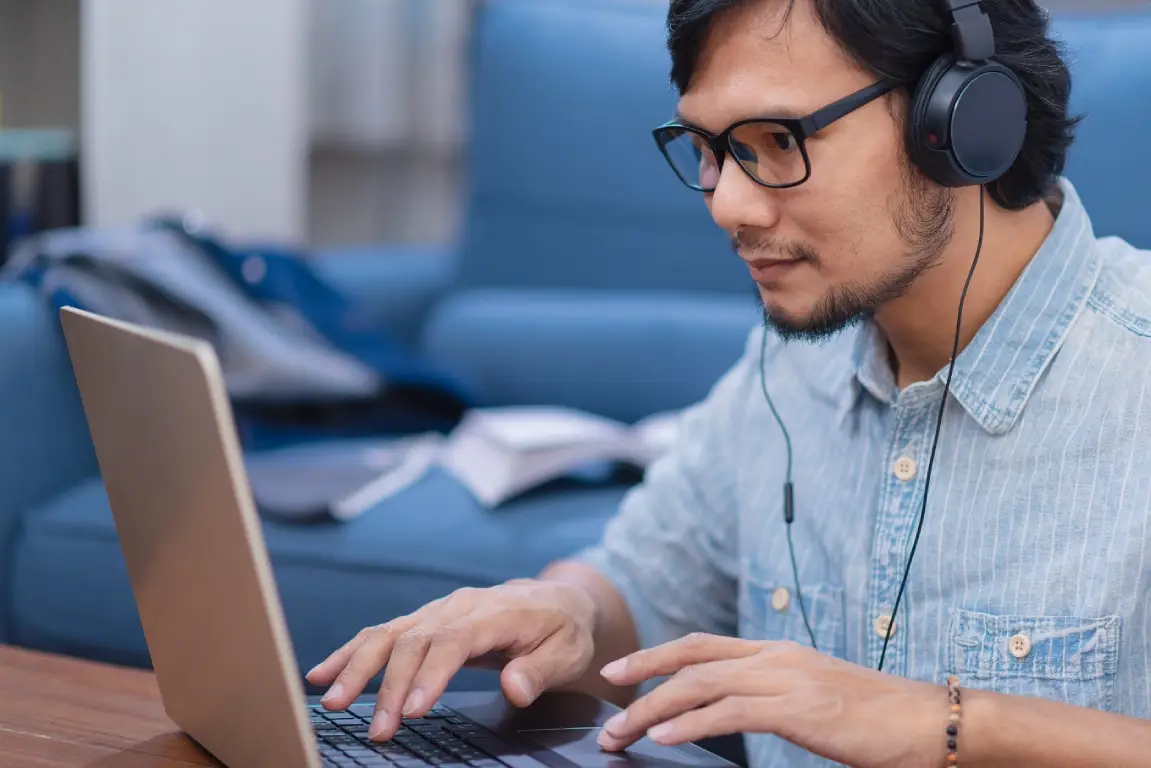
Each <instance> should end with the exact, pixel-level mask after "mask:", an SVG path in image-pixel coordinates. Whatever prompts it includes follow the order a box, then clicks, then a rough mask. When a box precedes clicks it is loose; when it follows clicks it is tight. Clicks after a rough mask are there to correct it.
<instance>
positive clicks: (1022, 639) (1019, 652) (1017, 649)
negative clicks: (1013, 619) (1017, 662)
mask: <svg viewBox="0 0 1151 768" xmlns="http://www.w3.org/2000/svg"><path fill="white" fill-rule="evenodd" d="M1007 647H1008V648H1009V649H1010V650H1011V655H1012V656H1014V657H1015V658H1017V659H1022V658H1024V657H1026V656H1027V654H1029V653H1031V638H1030V637H1028V636H1027V635H1025V634H1023V633H1022V632H1020V633H1019V634H1018V635H1015V636H1014V637H1012V638H1011V640H1010V641H1009V642H1008V643H1007Z"/></svg>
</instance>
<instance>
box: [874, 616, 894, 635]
mask: <svg viewBox="0 0 1151 768" xmlns="http://www.w3.org/2000/svg"><path fill="white" fill-rule="evenodd" d="M875 634H877V635H879V636H880V637H888V636H889V635H891V636H893V635H895V625H894V624H892V623H891V617H890V616H888V615H887V614H886V613H885V614H883V615H882V616H877V617H876V619H875Z"/></svg>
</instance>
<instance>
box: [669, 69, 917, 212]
mask: <svg viewBox="0 0 1151 768" xmlns="http://www.w3.org/2000/svg"><path fill="white" fill-rule="evenodd" d="M899 85H900V82H899V81H898V80H893V79H891V78H885V79H883V80H879V81H878V82H875V83H872V84H871V85H869V86H867V87H866V88H861V89H860V90H858V91H856V92H855V93H852V94H850V95H848V96H844V97H843V98H842V99H839V100H838V101H834V102H832V103H831V104H828V105H827V106H826V107H823V108H821V109H819V110H817V111H815V112H812V113H811V114H810V115H807V116H806V117H799V118H795V117H750V118H747V119H746V120H740V121H739V122H736V123H732V124H731V125H729V126H728V127H727V129H726V130H725V131H724V132H723V133H721V134H719V135H718V136H717V135H713V134H710V133H708V132H707V131H705V130H703V129H702V128H696V127H695V126H691V125H684V124H683V123H681V122H678V121H676V120H672V121H669V122H667V123H664V124H663V125H661V126H659V127H658V128H655V129H654V130H653V131H652V137H653V138H654V139H655V143H656V146H657V147H659V151H660V154H662V155H663V157H664V159H665V160H667V164H668V165H670V166H671V169H672V171H674V172H675V175H676V177H677V178H678V179H679V180H680V181H682V182H683V183H684V185H686V186H687V187H689V188H691V189H694V190H696V191H697V192H714V191H715V187H710V188H704V187H703V186H701V185H699V184H691V183H690V182H688V180H687V179H685V178H684V177H683V175H682V174H681V173H680V172H679V168H677V167H676V164H675V161H674V160H672V158H671V156H670V155H669V154H668V151H667V145H668V144H670V143H671V141H672V140H673V139H674V138H676V136H678V135H679V134H676V136H668V132H669V131H671V130H673V129H674V130H677V131H688V132H690V133H693V134H695V135H696V136H699V137H700V138H702V139H704V140H705V141H706V142H707V143H708V145H709V146H710V147H711V152H712V154H713V155H714V156H715V158H716V165H717V166H718V168H719V170H721V171H722V170H723V162H724V157H725V156H726V155H728V154H730V155H731V156H732V157H733V158H734V159H735V163H736V165H738V166H739V167H740V170H742V171H743V172H744V173H746V174H747V175H748V177H749V178H750V179H751V180H752V181H754V182H755V183H756V184H759V185H760V186H763V187H767V188H769V189H788V188H790V187H798V186H799V185H800V184H803V183H804V182H805V181H807V180H808V179H810V178H811V157H810V156H809V155H808V154H807V139H808V138H810V137H811V136H814V135H815V134H816V133H819V132H820V131H822V130H823V129H824V128H826V127H827V126H829V125H831V124H832V123H834V122H836V121H837V120H842V119H843V118H845V117H847V116H848V115H850V114H851V113H852V112H854V111H856V110H857V109H859V108H860V107H863V106H865V105H867V104H870V103H871V102H873V101H875V100H876V99H878V98H879V97H880V96H883V95H884V94H886V93H889V92H891V91H893V90H895V89H896V88H898V87H899ZM751 123H771V124H772V125H778V126H780V127H781V128H786V129H787V130H788V132H789V133H791V135H792V136H793V137H794V138H795V141H796V143H797V144H798V145H799V152H800V154H801V155H802V156H803V166H804V172H803V178H802V179H800V180H799V181H789V182H785V183H778V184H777V183H769V182H766V181H764V180H762V179H758V178H756V176H755V174H754V173H752V172H751V171H750V170H748V169H747V167H746V166H745V165H744V164H743V163H741V162H740V161H739V155H738V154H737V153H736V151H735V147H734V146H732V143H731V134H732V132H733V131H735V130H736V129H737V128H740V127H741V126H744V125H749V124H751Z"/></svg>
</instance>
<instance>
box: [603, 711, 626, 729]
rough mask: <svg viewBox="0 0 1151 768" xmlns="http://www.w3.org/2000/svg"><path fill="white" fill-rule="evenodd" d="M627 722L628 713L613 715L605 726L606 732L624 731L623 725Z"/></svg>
mask: <svg viewBox="0 0 1151 768" xmlns="http://www.w3.org/2000/svg"><path fill="white" fill-rule="evenodd" d="M626 722H627V712H626V711H624V712H620V713H618V714H615V715H612V716H611V719H609V720H608V721H607V722H606V723H604V724H603V727H604V730H605V731H619V730H622V729H623V724H624V723H626Z"/></svg>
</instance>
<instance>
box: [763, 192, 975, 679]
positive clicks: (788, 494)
mask: <svg viewBox="0 0 1151 768" xmlns="http://www.w3.org/2000/svg"><path fill="white" fill-rule="evenodd" d="M984 206H985V203H984V188H983V187H982V186H980V187H979V241H978V243H977V245H976V247H975V257H974V258H973V259H972V260H971V269H970V270H968V272H967V280H966V281H965V282H964V283H963V292H962V293H961V294H960V296H959V311H958V312H957V313H956V317H955V340H954V341H953V343H952V346H951V360H950V362H949V363H948V366H947V379H946V381H945V382H944V385H943V397H942V399H941V400H940V402H939V412H938V414H937V416H936V420H935V436H934V438H933V439H932V442H931V455H930V457H929V458H928V460H927V475H926V477H925V478H924V481H923V504H922V506H921V507H920V510H919V522H918V524H917V525H916V527H915V538H914V539H913V540H912V542H911V551H910V553H909V554H908V556H907V564H906V565H905V566H904V568H903V577H902V579H901V580H900V583H899V592H898V593H896V596H895V605H894V606H893V607H892V609H891V620H890V622H889V624H888V629H887V633H886V635H885V637H884V638H883V650H882V651H881V652H880V654H879V666H878V667H876V669H877V670H878V671H883V662H884V661H885V660H886V659H887V646H888V643H889V642H890V641H891V635H892V634H893V630H894V627H895V617H896V615H897V614H898V612H899V606H900V604H901V603H902V601H903V593H904V591H905V590H906V588H907V579H908V577H909V575H910V574H911V564H912V561H914V559H915V551H916V549H917V548H918V547H919V537H920V535H921V534H922V533H923V521H924V519H925V518H926V517H927V493H928V490H929V489H930V488H931V472H932V470H933V469H934V467H935V454H936V451H937V449H938V448H939V435H940V433H941V432H942V431H943V414H944V412H945V411H946V408H947V398H948V395H950V394H951V379H952V376H953V375H954V374H955V358H956V357H958V356H959V339H960V336H961V335H962V331H963V307H964V305H965V304H966V303H967V290H968V288H970V287H971V278H972V277H973V276H974V275H975V267H976V265H978V264H979V256H980V254H982V253H983V235H984V225H985V208H984ZM766 355H767V332H766V329H765V331H764V334H763V337H762V339H761V341H760V348H759V385H760V388H761V389H762V390H763V398H764V400H766V401H767V407H768V408H770V409H771V415H772V416H773V417H775V423H776V424H778V425H779V430H780V432H782V433H783V442H784V446H785V448H786V449H787V471H786V475H785V481H784V484H783V520H784V523H785V524H786V529H787V551H788V554H789V555H790V557H791V575H792V577H793V578H794V579H795V597H796V599H797V600H798V601H799V610H800V612H801V613H802V614H803V626H804V627H805V628H806V629H807V635H808V637H809V638H811V647H812V648H815V649H816V650H819V648H818V647H817V645H816V642H815V632H814V630H813V629H812V627H811V622H810V621H809V620H808V618H807V606H806V604H805V603H804V600H803V592H802V591H801V590H800V586H799V566H798V563H797V562H796V558H795V545H794V544H793V543H792V538H791V525H792V523H793V522H794V521H795V490H794V486H793V485H792V481H791V466H792V449H791V435H790V434H789V433H788V431H787V427H786V426H784V423H783V419H782V418H780V415H779V411H777V410H776V408H775V403H774V402H773V401H772V399H771V395H770V394H768V391H767V373H766V364H765V363H766V360H765V358H766Z"/></svg>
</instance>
